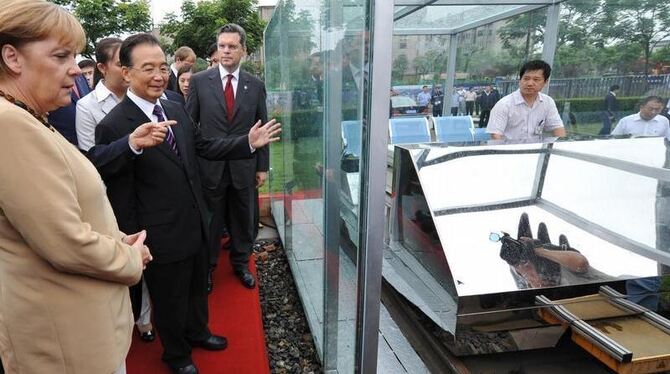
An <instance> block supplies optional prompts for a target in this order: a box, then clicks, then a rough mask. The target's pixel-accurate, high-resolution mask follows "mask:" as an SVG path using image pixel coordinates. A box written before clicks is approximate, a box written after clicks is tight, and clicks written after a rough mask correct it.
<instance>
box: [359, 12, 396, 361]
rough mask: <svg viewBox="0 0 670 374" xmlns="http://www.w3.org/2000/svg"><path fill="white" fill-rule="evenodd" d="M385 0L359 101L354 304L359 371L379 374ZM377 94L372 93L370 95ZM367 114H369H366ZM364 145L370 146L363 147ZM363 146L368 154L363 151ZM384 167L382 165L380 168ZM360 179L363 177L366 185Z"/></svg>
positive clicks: (387, 45) (387, 41) (388, 24)
mask: <svg viewBox="0 0 670 374" xmlns="http://www.w3.org/2000/svg"><path fill="white" fill-rule="evenodd" d="M383 5H385V3H384V0H377V1H375V0H368V4H367V10H368V12H369V13H368V14H369V15H370V17H368V22H369V24H368V26H369V27H368V30H370V48H369V50H368V51H366V53H367V54H368V61H369V63H370V76H371V77H372V79H371V81H370V84H371V87H365V88H366V90H364V95H365V96H364V105H363V108H364V109H363V113H364V114H363V130H364V133H363V135H364V136H363V149H364V151H363V155H362V158H361V163H360V165H361V166H364V167H362V168H361V182H362V183H361V186H360V195H359V196H360V205H359V206H360V207H361V209H360V217H359V222H361V230H360V232H359V238H360V239H359V243H360V248H359V251H358V298H357V299H358V303H357V318H356V327H357V331H356V361H355V362H356V363H357V364H358V365H360V366H358V367H357V370H356V371H357V372H360V373H376V372H377V354H378V352H377V348H378V343H379V310H380V305H381V280H382V263H383V252H384V232H383V230H380V229H379V228H381V227H384V219H385V217H384V209H385V198H386V196H385V194H383V193H381V194H380V193H379V191H384V190H385V186H386V154H387V145H386V140H387V138H388V126H387V125H386V123H387V122H388V105H389V104H388V103H389V100H390V88H391V69H392V58H391V53H392V47H393V35H392V34H391V33H389V32H388V30H389V29H391V28H392V27H393V9H392V8H391V7H388V6H383ZM373 92H374V93H375V94H374V95H373V94H372V93H373ZM366 114H367V115H366ZM365 145H367V146H368V147H365ZM366 150H367V152H366ZM382 166H383V167H382ZM364 181H367V183H365V182H364Z"/></svg>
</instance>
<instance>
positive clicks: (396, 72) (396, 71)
mask: <svg viewBox="0 0 670 374" xmlns="http://www.w3.org/2000/svg"><path fill="white" fill-rule="evenodd" d="M408 65H409V61H408V60H407V55H404V54H401V55H399V56H398V57H396V58H395V60H393V70H392V72H391V75H392V76H393V81H394V82H401V81H402V78H403V77H404V76H405V72H406V71H407V66H408Z"/></svg>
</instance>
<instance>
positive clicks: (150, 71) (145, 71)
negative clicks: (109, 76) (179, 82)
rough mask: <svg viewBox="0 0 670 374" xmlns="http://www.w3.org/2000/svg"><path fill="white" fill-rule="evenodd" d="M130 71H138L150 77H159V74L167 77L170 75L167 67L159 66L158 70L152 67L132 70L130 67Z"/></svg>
mask: <svg viewBox="0 0 670 374" xmlns="http://www.w3.org/2000/svg"><path fill="white" fill-rule="evenodd" d="M130 69H133V70H138V71H140V72H141V73H142V74H144V75H151V76H155V75H159V74H160V75H168V74H169V73H170V68H169V67H167V66H161V67H159V68H154V67H149V66H147V67H144V68H141V69H138V68H134V67H132V66H130Z"/></svg>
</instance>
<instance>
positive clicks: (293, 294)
mask: <svg viewBox="0 0 670 374" xmlns="http://www.w3.org/2000/svg"><path fill="white" fill-rule="evenodd" d="M254 256H255V258H256V269H257V271H258V280H259V291H260V298H261V308H262V310H263V327H264V328H265V341H266V344H267V350H268V356H269V359H270V370H271V372H272V373H279V374H283V373H321V372H323V371H322V369H321V364H320V363H319V360H318V358H317V352H316V347H315V346H314V339H313V338H312V333H311V332H310V330H309V325H308V324H307V319H306V318H305V314H304V312H303V309H302V303H301V302H300V297H299V296H298V291H297V290H296V288H295V283H294V282H293V277H292V275H291V270H290V268H289V264H288V260H287V258H286V253H285V252H284V248H283V247H282V246H281V242H279V241H278V240H260V241H258V242H256V245H255V246H254Z"/></svg>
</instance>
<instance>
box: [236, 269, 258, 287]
mask: <svg viewBox="0 0 670 374" xmlns="http://www.w3.org/2000/svg"><path fill="white" fill-rule="evenodd" d="M235 276H237V277H238V278H239V279H240V281H241V282H242V285H243V286H244V287H246V288H249V289H252V288H254V287H256V279H254V275H253V274H251V272H250V271H249V270H247V269H243V270H235Z"/></svg>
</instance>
